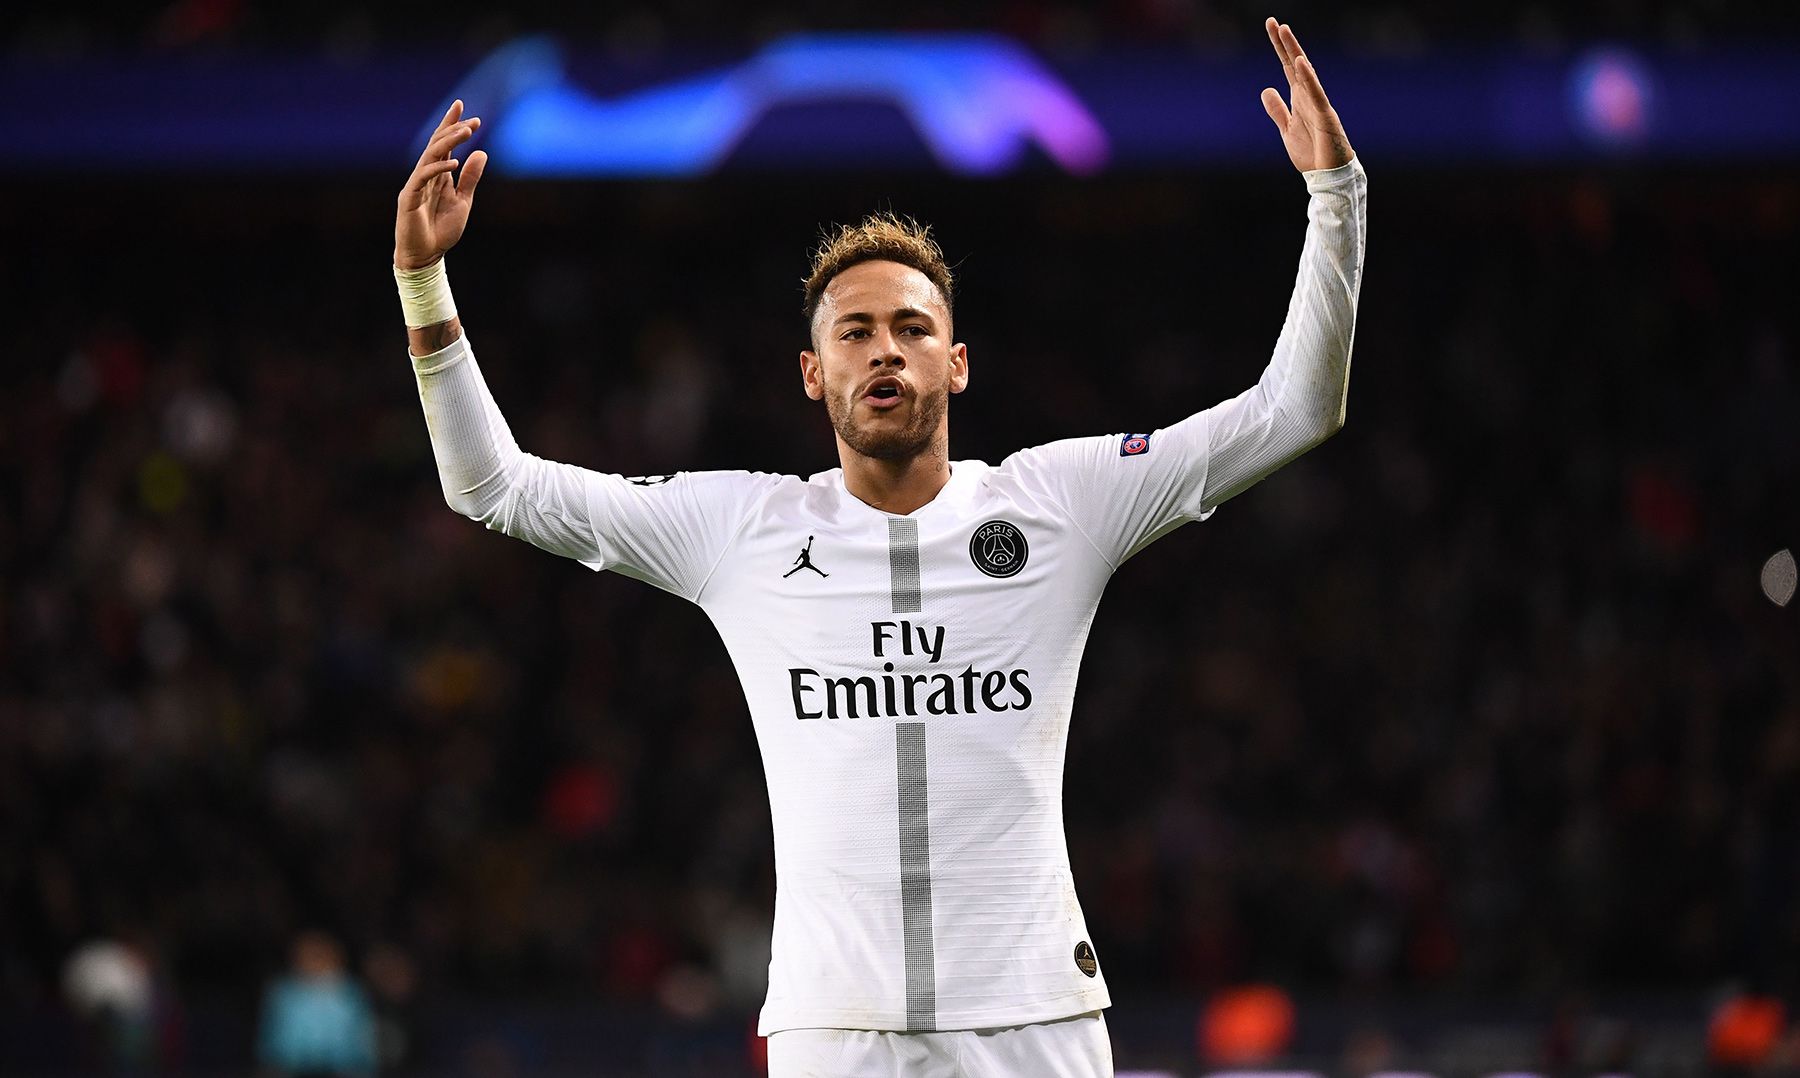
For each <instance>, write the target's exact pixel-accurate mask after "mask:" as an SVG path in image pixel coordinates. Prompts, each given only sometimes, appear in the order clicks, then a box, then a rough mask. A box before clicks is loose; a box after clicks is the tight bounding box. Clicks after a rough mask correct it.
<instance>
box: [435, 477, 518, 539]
mask: <svg viewBox="0 0 1800 1078" xmlns="http://www.w3.org/2000/svg"><path fill="white" fill-rule="evenodd" d="M443 490H444V504H445V505H447V506H449V507H450V508H451V509H453V510H455V512H456V513H457V515H459V516H465V517H468V518H469V519H470V520H473V521H477V522H479V523H481V524H484V525H486V526H487V527H488V528H491V529H496V530H497V529H498V528H499V524H498V523H497V522H498V521H499V519H500V517H501V516H502V515H503V514H502V512H501V509H502V507H503V506H504V504H505V501H506V499H505V498H493V497H483V496H482V494H481V491H480V488H475V489H472V490H458V489H456V488H455V487H451V486H448V485H446V486H445V487H444V488H443Z"/></svg>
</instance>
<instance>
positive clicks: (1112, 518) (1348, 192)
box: [1002, 19, 1368, 567]
mask: <svg viewBox="0 0 1800 1078" xmlns="http://www.w3.org/2000/svg"><path fill="white" fill-rule="evenodd" d="M1266 28H1267V30H1268V33H1269V41H1270V43H1271V44H1273V45H1274V46H1275V52H1276V55H1277V56H1278V57H1279V58H1280V59H1281V66H1282V68H1283V70H1285V71H1286V72H1287V77H1288V94H1289V97H1290V98H1291V100H1292V102H1293V104H1292V107H1291V108H1290V107H1289V104H1288V103H1287V102H1286V101H1283V100H1282V97H1281V94H1279V93H1278V92H1276V91H1275V90H1274V89H1273V88H1270V89H1267V90H1264V91H1263V92H1262V101H1263V108H1264V110H1265V111H1267V112H1268V114H1269V118H1270V119H1271V120H1273V121H1274V122H1275V127H1276V129H1277V130H1279V131H1280V132H1281V139H1282V142H1283V144H1284V145H1285V146H1286V147H1287V151H1288V158H1289V159H1290V160H1291V161H1293V163H1294V167H1295V168H1296V169H1298V170H1299V171H1300V173H1301V175H1302V176H1303V177H1304V178H1305V181H1306V189H1307V191H1308V192H1310V194H1311V199H1310V201H1309V202H1308V204H1307V211H1306V213H1307V222H1308V223H1307V229H1306V242H1305V245H1304V247H1303V248H1302V250H1301V253H1300V270H1299V273H1298V275H1297V276H1296V277H1295V280H1294V292H1293V297H1292V298H1291V299H1290V300H1289V301H1288V310H1287V320H1286V321H1285V322H1284V323H1283V325H1282V327H1281V334H1280V336H1279V338H1278V339H1277V340H1276V342H1275V352H1274V355H1273V356H1271V357H1270V359H1269V364H1268V366H1267V367H1266V368H1265V369H1264V370H1263V373H1262V377H1261V378H1259V379H1258V380H1257V383H1256V385H1254V386H1252V387H1251V388H1249V389H1247V390H1245V391H1244V392H1242V393H1240V394H1238V395H1237V396H1236V397H1234V398H1232V399H1231V400H1228V401H1223V402H1221V403H1219V404H1216V405H1214V406H1212V407H1210V408H1207V409H1205V410H1204V411H1200V412H1195V413H1194V414H1192V415H1190V416H1188V417H1187V418H1186V419H1183V420H1181V421H1179V422H1177V423H1174V424H1171V425H1170V426H1167V427H1164V428H1162V429H1160V430H1156V431H1152V432H1150V433H1148V434H1132V433H1121V434H1114V435H1109V436H1106V437H1099V438H1071V439H1068V440H1066V441H1062V442H1052V443H1051V444H1049V445H1044V446H1037V447H1035V448H1032V449H1027V450H1024V451H1022V452H1020V453H1017V454H1015V455H1014V456H1013V457H1011V458H1009V459H1008V460H1007V462H1006V463H1005V465H1003V467H1002V471H1003V472H1005V473H1007V474H1010V475H1013V476H1016V477H1017V479H1018V481H1019V482H1020V483H1021V484H1022V485H1023V486H1024V487H1025V488H1026V489H1027V490H1030V491H1032V492H1034V493H1037V494H1039V495H1041V496H1043V497H1045V498H1047V499H1050V500H1052V501H1054V502H1056V503H1057V504H1059V505H1060V506H1061V507H1062V508H1063V510H1064V511H1065V512H1066V513H1067V514H1068V515H1069V517H1070V519H1072V520H1073V521H1074V522H1075V523H1076V524H1077V525H1078V526H1079V527H1080V528H1081V530H1082V532H1083V533H1084V534H1085V535H1086V536H1087V537H1088V539H1089V541H1090V542H1092V543H1093V545H1094V548H1095V550H1097V551H1098V552H1099V554H1100V556H1101V557H1102V558H1104V559H1105V560H1106V561H1107V563H1108V564H1109V565H1112V566H1114V567H1117V566H1118V565H1119V564H1120V563H1121V562H1123V561H1124V560H1125V559H1126V558H1129V557H1131V556H1132V555H1133V554H1135V553H1136V552H1137V551H1139V550H1142V549H1143V548H1144V547H1145V546H1147V545H1148V544H1150V543H1151V542H1153V541H1155V540H1156V539H1157V538H1158V537H1159V536H1162V535H1165V534H1167V533H1168V532H1169V531H1171V530H1172V529H1174V528H1176V527H1179V526H1180V525H1182V524H1184V523H1186V522H1187V521H1190V520H1204V519H1205V518H1206V517H1208V516H1210V515H1211V514H1212V511H1213V510H1214V509H1215V508H1217V507H1218V505H1219V504H1220V503H1221V502H1224V501H1226V500H1227V499H1229V498H1231V497H1233V496H1235V495H1237V494H1241V493H1242V492H1244V491H1245V490H1247V489H1249V488H1250V487H1251V486H1252V485H1254V484H1255V483H1256V482H1258V481H1259V480H1261V479H1262V478H1264V477H1265V476H1267V475H1268V474H1269V473H1271V472H1273V471H1275V469H1277V468H1279V467H1281V466H1282V465H1283V464H1286V463H1287V462H1288V461H1290V460H1293V459H1294V458H1295V457H1298V456H1299V455H1300V454H1302V453H1304V452H1306V451H1307V450H1308V449H1311V448H1312V447H1313V446H1315V445H1318V444H1319V443H1320V442H1322V441H1324V440H1325V439H1327V438H1329V437H1331V436H1332V435H1333V434H1334V433H1336V432H1337V431H1338V430H1339V429H1340V428H1341V427H1342V426H1343V425H1344V401H1345V394H1346V392H1347V390H1348V388H1349V381H1350V345H1351V342H1352V339H1353V338H1354V335H1355V328H1356V299H1357V293H1358V291H1359V290H1360V289H1361V286H1362V266H1363V241H1364V236H1365V232H1366V221H1365V216H1364V194H1365V192H1366V190H1367V186H1368V179H1367V177H1366V176H1364V175H1363V170H1362V165H1361V164H1360V163H1358V162H1357V161H1356V154H1355V152H1354V151H1353V150H1351V149H1350V140H1349V139H1348V138H1347V137H1345V135H1344V125H1343V124H1342V123H1340V122H1339V120H1338V116H1337V113H1336V112H1335V111H1334V110H1333V109H1332V107H1331V102H1330V101H1329V100H1327V99H1326V97H1325V90H1324V88H1323V87H1321V86H1320V85H1319V76H1318V73H1317V72H1315V71H1314V70H1313V67H1312V63H1311V61H1309V60H1307V58H1306V54H1305V53H1303V52H1301V51H1300V43H1299V41H1297V40H1295V38H1294V32H1293V31H1292V30H1291V29H1289V28H1288V27H1287V26H1284V25H1281V24H1279V23H1277V22H1276V21H1275V20H1274V19H1270V20H1269V21H1268V23H1267V26H1266Z"/></svg>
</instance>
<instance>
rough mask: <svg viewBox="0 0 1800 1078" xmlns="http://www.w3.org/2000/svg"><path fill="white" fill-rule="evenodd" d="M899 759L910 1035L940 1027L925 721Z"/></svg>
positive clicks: (900, 737)
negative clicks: (932, 922) (933, 928)
mask: <svg viewBox="0 0 1800 1078" xmlns="http://www.w3.org/2000/svg"><path fill="white" fill-rule="evenodd" d="M908 523H912V522H911V521H908ZM915 527H916V525H915ZM894 758H895V760H896V761H897V767H898V772H899V779H900V921H901V925H902V929H903V931H904V933H905V937H904V938H905V941H906V1028H907V1031H908V1032H913V1033H929V1032H931V1031H933V1030H935V1029H937V958H936V955H935V954H934V951H933V947H932V938H931V823H930V821H929V820H928V819H927V818H926V811H925V805H926V796H925V724H924V723H922V722H902V723H896V724H895V725H894Z"/></svg>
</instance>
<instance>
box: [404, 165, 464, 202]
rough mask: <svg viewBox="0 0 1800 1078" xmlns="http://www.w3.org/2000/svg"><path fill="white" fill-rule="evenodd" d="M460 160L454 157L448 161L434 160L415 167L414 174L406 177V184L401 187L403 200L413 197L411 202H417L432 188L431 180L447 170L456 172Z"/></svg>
mask: <svg viewBox="0 0 1800 1078" xmlns="http://www.w3.org/2000/svg"><path fill="white" fill-rule="evenodd" d="M457 164H458V161H457V160H456V158H454V157H452V158H450V159H449V160H446V161H433V162H431V163H429V164H424V165H420V166H419V167H418V168H415V169H413V174H412V175H411V176H409V177H407V179H406V186H405V187H402V188H401V189H400V199H401V201H403V202H406V201H408V199H411V200H412V201H411V202H410V203H409V204H417V202H418V200H419V199H420V198H421V197H422V195H423V193H424V192H425V191H427V190H429V189H430V186H431V181H432V180H435V179H437V178H438V177H439V176H442V175H444V174H445V173H447V172H454V171H455V170H456V166H457Z"/></svg>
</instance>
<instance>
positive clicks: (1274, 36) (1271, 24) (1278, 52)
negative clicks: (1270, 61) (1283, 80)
mask: <svg viewBox="0 0 1800 1078" xmlns="http://www.w3.org/2000/svg"><path fill="white" fill-rule="evenodd" d="M1263 29H1264V30H1267V31H1268V32H1269V44H1271V45H1273V46H1275V58H1276V59H1277V60H1280V61H1281V68H1282V70H1283V71H1286V72H1287V73H1288V78H1290V79H1292V78H1293V77H1294V69H1293V66H1292V62H1291V61H1290V60H1289V59H1288V54H1287V48H1286V46H1284V45H1282V43H1281V30H1280V26H1279V24H1277V23H1276V22H1275V19H1274V17H1273V16H1270V17H1269V19H1268V20H1267V21H1265V22H1264V23H1263Z"/></svg>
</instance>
